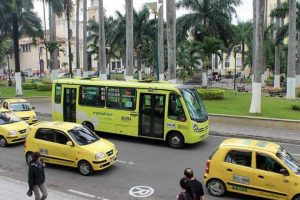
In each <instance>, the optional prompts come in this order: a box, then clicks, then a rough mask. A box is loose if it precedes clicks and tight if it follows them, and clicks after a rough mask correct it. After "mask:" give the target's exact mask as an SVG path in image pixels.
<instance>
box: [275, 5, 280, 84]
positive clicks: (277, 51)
mask: <svg viewBox="0 0 300 200" xmlns="http://www.w3.org/2000/svg"><path fill="white" fill-rule="evenodd" d="M280 4H281V0H277V8H278V7H279V6H280ZM279 29H280V18H279V17H276V36H275V39H277V34H278V31H279ZM280 51H281V45H280V44H276V45H275V69H274V88H280Z"/></svg>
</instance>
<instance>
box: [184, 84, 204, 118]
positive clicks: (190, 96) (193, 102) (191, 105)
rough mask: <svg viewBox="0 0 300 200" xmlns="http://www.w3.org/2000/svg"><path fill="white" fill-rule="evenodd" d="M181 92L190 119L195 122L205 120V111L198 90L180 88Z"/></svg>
mask: <svg viewBox="0 0 300 200" xmlns="http://www.w3.org/2000/svg"><path fill="white" fill-rule="evenodd" d="M181 93H182V96H183V99H184V101H185V103H186V106H187V109H188V111H189V114H190V117H191V119H192V120H194V121H197V122H204V121H206V120H207V119H208V117H207V112H206V109H205V106H204V103H203V101H202V100H201V98H200V96H199V94H198V92H197V91H196V90H195V89H182V90H181Z"/></svg>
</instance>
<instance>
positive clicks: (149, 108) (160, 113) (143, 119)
mask: <svg viewBox="0 0 300 200" xmlns="http://www.w3.org/2000/svg"><path fill="white" fill-rule="evenodd" d="M165 102H166V95H165V94H149V93H148V94H146V93H141V94H140V109H139V110H140V114H139V135H140V136H146V137H154V138H163V137H164V118H165Z"/></svg>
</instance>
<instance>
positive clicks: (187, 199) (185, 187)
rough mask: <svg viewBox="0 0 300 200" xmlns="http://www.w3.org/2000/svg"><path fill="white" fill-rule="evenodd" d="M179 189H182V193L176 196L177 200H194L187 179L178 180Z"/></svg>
mask: <svg viewBox="0 0 300 200" xmlns="http://www.w3.org/2000/svg"><path fill="white" fill-rule="evenodd" d="M180 187H181V188H182V192H180V194H179V195H178V198H177V200H194V199H195V195H194V193H193V190H192V188H191V186H190V181H189V180H188V179H187V178H182V179H181V180H180Z"/></svg>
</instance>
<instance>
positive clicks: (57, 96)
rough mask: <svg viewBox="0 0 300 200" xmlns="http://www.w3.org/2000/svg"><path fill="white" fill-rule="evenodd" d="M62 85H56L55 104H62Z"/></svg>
mask: <svg viewBox="0 0 300 200" xmlns="http://www.w3.org/2000/svg"><path fill="white" fill-rule="evenodd" d="M61 90H62V89H61V85H60V84H56V85H55V103H57V104H60V102H61Z"/></svg>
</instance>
